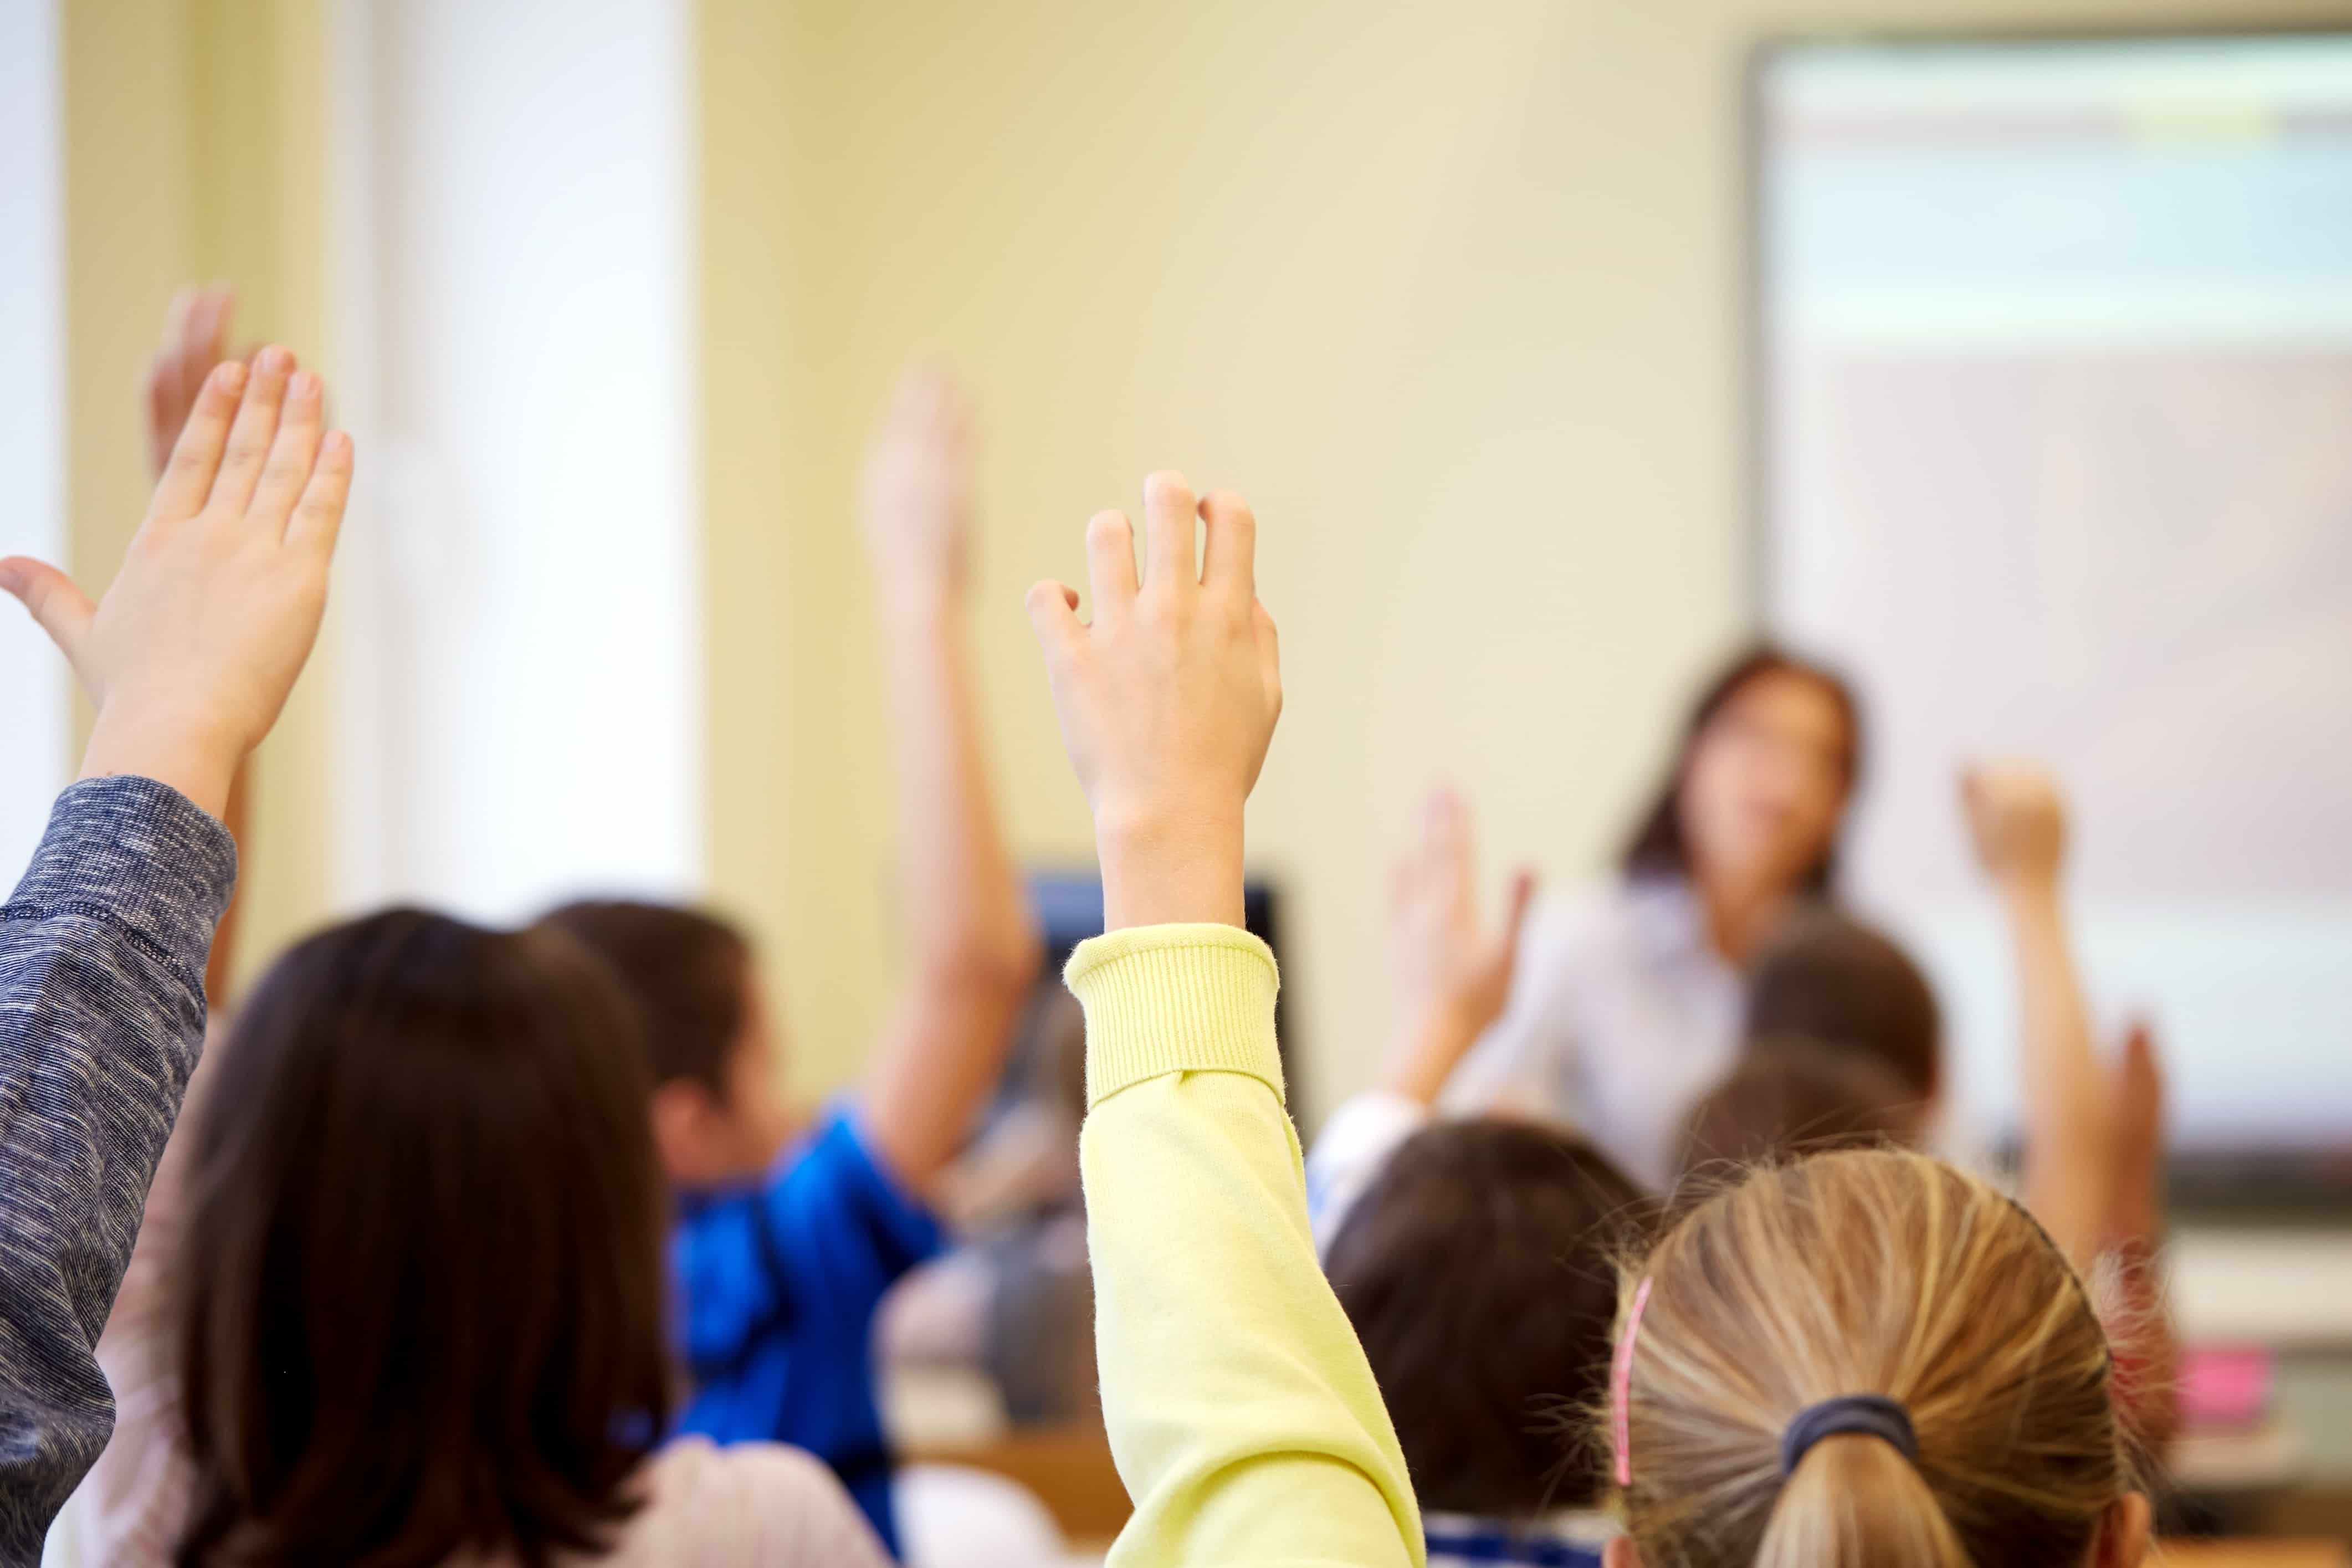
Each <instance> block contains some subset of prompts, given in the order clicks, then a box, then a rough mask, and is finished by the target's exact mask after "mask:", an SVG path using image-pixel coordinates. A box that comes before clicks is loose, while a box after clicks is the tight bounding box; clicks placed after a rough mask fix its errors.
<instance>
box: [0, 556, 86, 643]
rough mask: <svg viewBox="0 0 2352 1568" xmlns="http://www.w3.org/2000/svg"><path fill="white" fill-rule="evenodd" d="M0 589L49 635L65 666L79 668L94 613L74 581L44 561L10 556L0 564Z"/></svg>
mask: <svg viewBox="0 0 2352 1568" xmlns="http://www.w3.org/2000/svg"><path fill="white" fill-rule="evenodd" d="M0 588H5V589H6V590H7V591H8V592H9V593H11V594H13V595H16V599H17V601H18V602H19V603H21V604H22V605H24V606H25V609H26V613H27V614H29V615H30V616H32V617H33V619H34V621H35V622H36V623H37V624H38V625H39V626H40V628H41V629H42V630H43V631H45V632H47V633H48V634H49V640H50V641H51V642H53V643H55V644H57V645H58V652H60V653H62V654H64V655H65V656H66V662H68V664H71V665H72V666H73V667H74V668H75V670H76V671H77V672H79V670H80V668H81V646H82V640H83V638H85V637H88V636H89V618H90V616H93V615H95V614H96V613H97V611H96V608H95V606H93V605H91V604H90V602H89V595H86V594H84V593H83V592H82V591H81V590H80V589H79V588H77V587H75V586H74V584H73V579H72V578H70V577H68V576H67V575H66V574H64V573H62V572H60V571H58V569H57V568H56V567H54V566H52V565H50V564H49V563H47V562H46V561H36V560H34V559H33V558H32V557H31V556H29V555H11V556H9V557H8V558H7V559H6V560H5V561H0Z"/></svg>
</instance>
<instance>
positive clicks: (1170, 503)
mask: <svg viewBox="0 0 2352 1568" xmlns="http://www.w3.org/2000/svg"><path fill="white" fill-rule="evenodd" d="M1198 516H1199V509H1198V504H1197V503H1196V502H1195V501H1194V500H1193V499H1192V486H1190V485H1188V484H1186V483H1185V482H1184V476H1183V475H1181V474H1180V473H1177V472H1175V471H1174V470H1173V469H1167V468H1163V469H1161V470H1160V472H1158V473H1156V474H1152V475H1150V477H1149V478H1147V479H1145V480H1144V481H1143V527H1144V535H1145V538H1144V550H1145V552H1146V561H1147V564H1146V566H1145V568H1144V580H1145V581H1146V582H1147V583H1149V584H1150V585H1151V586H1152V587H1154V588H1157V589H1160V591H1162V592H1165V591H1166V590H1167V589H1168V588H1171V587H1173V588H1176V589H1178V590H1180V591H1181V589H1183V588H1184V587H1186V586H1188V585H1191V584H1197V583H1199V582H1200V580H1201V576H1200V569H1199V566H1198V565H1197V564H1196V563H1195V562H1194V559H1193V551H1192V543H1193V540H1192V535H1193V531H1194V529H1195V527H1196V526H1197V522H1196V520H1197V518H1198Z"/></svg>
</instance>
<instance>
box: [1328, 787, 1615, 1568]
mask: <svg viewBox="0 0 2352 1568" xmlns="http://www.w3.org/2000/svg"><path fill="white" fill-rule="evenodd" d="M1532 889H1533V881H1532V879H1531V878H1530V877H1528V875H1527V874H1525V873H1524V872H1522V873H1520V874H1518V875H1517V876H1515V877H1514V879H1513V882H1512V890H1511V895H1510V899H1509V901H1508V904H1507V912H1506V916H1505V919H1504V921H1503V922H1502V925H1501V927H1500V929H1498V930H1492V931H1490V930H1489V929H1488V928H1487V927H1486V925H1485V924H1484V922H1483V921H1482V920H1481V918H1480V915H1479V911H1478V907H1477V899H1476V887H1475V852H1474V849H1473V846H1472V844H1471V825H1470V814H1469V809H1468V807H1467V805H1465V802H1464V801H1463V800H1462V798H1461V797H1460V796H1459V795H1456V794H1454V792H1453V791H1451V790H1444V789H1440V790H1434V791H1432V792H1431V794H1430V795H1429V796H1428V797H1427V799H1426V800H1425V801H1424V802H1423V806H1422V810H1421V816H1420V822H1419V829H1418V837H1417V841H1416V842H1415V844H1414V845H1413V847H1412V848H1410V849H1409V850H1408V851H1407V852H1406V853H1405V854H1404V855H1403V856H1402V857H1401V858H1399V859H1398V861H1397V864H1396V867H1395V869H1394V870H1393V872H1392V873H1391V910H1390V924H1389V954H1388V957H1389V969H1390V973H1391V979H1392V981H1393V983H1394V984H1395V985H1396V987H1397V990H1398V993H1399V996H1398V1038H1397V1042H1396V1044H1395V1046H1394V1047H1393V1048H1392V1049H1391V1055H1390V1057H1389V1059H1388V1061H1387V1063H1386V1065H1385V1067H1384V1068H1383V1069H1382V1072H1381V1079H1380V1082H1379V1084H1378V1086H1377V1087H1376V1088H1374V1089H1371V1090H1370V1091H1369V1092H1367V1093H1364V1094H1360V1095H1358V1096H1356V1097H1354V1098H1353V1099H1351V1100H1348V1101H1347V1102H1345V1103H1344V1104H1342V1105H1341V1106H1340V1107H1339V1110H1336V1111H1335V1112H1334V1113H1333V1114H1332V1116H1331V1118H1330V1120H1329V1122H1328V1125H1327V1126H1326V1128H1325V1130H1324V1132H1323V1135H1322V1136H1321V1137H1320V1138H1318V1140H1317V1141H1316V1144H1315V1149H1314V1152H1313V1153H1312V1155H1311V1156H1310V1157H1309V1159H1308V1162H1307V1176H1308V1184H1309V1190H1310V1193H1311V1194H1312V1205H1313V1212H1314V1215H1315V1220H1316V1226H1317V1229H1318V1234H1320V1235H1322V1236H1324V1237H1327V1238H1328V1239H1327V1243H1326V1247H1325V1252H1324V1267H1325V1269H1326V1271H1327V1272H1328V1274H1329V1276H1330V1279H1331V1285H1332V1289H1334V1290H1335V1291H1336V1292H1337V1293H1338V1295H1339V1304H1340V1306H1341V1307H1342V1308H1343V1309H1345V1310H1346V1312H1347V1314H1348V1320H1349V1322H1350V1323H1352V1324H1353V1325H1354V1327H1355V1331H1356V1333H1357V1335H1358V1337H1359V1338H1360V1339H1361V1340H1362V1342H1363V1346H1364V1354H1365V1356H1366V1358H1367V1359H1368V1360H1369V1361H1370V1363H1371V1368H1372V1375H1373V1377H1374V1378H1375V1379H1376V1380H1377V1381H1378V1382H1379V1384H1380V1388H1381V1397H1382V1398H1383V1399H1384V1400H1385V1401H1386V1402H1387V1404H1388V1407H1389V1414H1390V1415H1391V1418H1392V1419H1393V1420H1394V1421H1395V1423H1396V1431H1397V1440H1398V1442H1399V1443H1400V1444H1401V1445H1402V1447H1403V1449H1404V1456H1405V1464H1406V1467H1407V1468H1408V1469H1409V1470H1410V1471H1411V1473H1412V1482H1413V1489H1414V1491H1415V1493H1416V1494H1417V1495H1418V1497H1419V1499H1420V1501H1421V1506H1422V1508H1423V1529H1424V1531H1425V1533H1426V1541H1425V1544H1426V1547H1427V1550H1428V1553H1429V1558H1430V1561H1431V1562H1433V1563H1441V1564H1445V1563H1552V1564H1560V1565H1574V1568H1597V1564H1598V1563H1599V1562H1600V1551H1601V1542H1604V1541H1606V1540H1607V1539H1608V1538H1609V1537H1610V1536H1611V1535H1612V1534H1613V1533H1614V1530H1613V1527H1612V1525H1611V1524H1610V1522H1609V1521H1608V1520H1607V1518H1606V1517H1605V1516H1603V1515H1601V1513H1599V1512H1598V1511H1597V1510H1596V1504H1597V1502H1598V1500H1599V1496H1600V1490H1601V1477H1600V1474H1599V1473H1598V1471H1597V1470H1595V1469H1594V1468H1592V1467H1591V1465H1589V1464H1583V1463H1580V1462H1579V1459H1578V1456H1576V1455H1575V1454H1574V1453H1573V1452H1571V1451H1570V1448H1569V1447H1567V1446H1565V1445H1564V1444H1563V1440H1562V1439H1563V1437H1564V1436H1565V1435H1566V1434H1567V1432H1568V1431H1569V1430H1570V1421H1569V1414H1570V1412H1573V1411H1576V1410H1578V1409H1580V1408H1583V1407H1585V1406H1588V1405H1591V1403H1592V1401H1593V1399H1594V1398H1595V1397H1596V1396H1597V1395H1598V1394H1599V1391H1600V1388H1601V1379H1602V1376H1603V1374H1604V1373H1605V1372H1606V1370H1607V1366H1608V1360H1609V1330H1610V1321H1611V1318H1612V1314H1613V1312H1614V1310H1615V1301H1616V1298H1615V1286H1614V1278H1615V1277H1614V1271H1613V1269H1612V1261H1611V1260H1612V1258H1613V1257H1614V1256H1615V1253H1616V1251H1617V1250H1618V1249H1620V1248H1621V1247H1622V1246H1623V1245H1624V1244H1625V1242H1626V1241H1628V1240H1629V1239H1630V1238H1632V1237H1634V1236H1635V1235H1637V1234H1638V1233H1639V1232H1640V1230H1641V1229H1642V1227H1643V1226H1644V1225H1645V1224H1646V1223H1647V1221H1648V1219H1649V1216H1650V1212H1651V1205H1650V1204H1649V1203H1648V1201H1647V1200H1646V1199H1645V1198H1644V1197H1643V1194H1641V1193H1640V1191H1639V1190H1638V1189H1636V1188H1635V1187H1634V1185H1633V1183H1631V1182H1630V1181H1628V1180H1627V1179H1626V1178H1625V1176H1624V1175H1623V1174H1622V1173H1620V1172H1619V1171H1618V1169H1617V1167H1616V1166H1615V1165H1614V1164H1613V1163H1611V1161H1610V1160H1609V1159H1608V1157H1607V1156H1605V1155H1603V1154H1602V1153H1601V1152H1600V1151H1599V1150H1597V1149H1595V1148H1594V1147H1592V1145H1591V1143H1589V1142H1586V1141H1585V1140H1583V1139H1582V1138H1580V1137H1579V1136H1577V1135H1576V1134H1575V1133H1573V1132H1571V1131H1569V1130H1567V1129H1565V1128H1558V1127H1553V1126H1548V1125H1543V1124H1539V1123H1536V1122H1531V1121H1519V1120H1516V1119H1507V1118H1504V1117H1500V1116H1483V1117H1474V1118H1468V1119H1464V1120H1452V1121H1433V1112H1432V1110H1431V1104H1432V1101H1433V1100H1434V1099H1435V1097H1436V1095H1437V1092H1438V1089H1439V1088H1440V1086H1442V1085H1443V1084H1444V1082H1445V1080H1446V1079H1447V1077H1448V1076H1449V1075H1450V1074H1451V1073H1452V1071H1453V1070H1454V1065H1455V1064H1456V1063H1457V1062H1459V1061H1460V1060H1461V1058H1462V1057H1463V1055H1464V1054H1465V1052H1466V1051H1468V1050H1469V1048H1470V1047H1471V1045H1472V1043H1473V1042H1475V1040H1476V1039H1477V1038H1478V1037H1479V1035H1480V1034H1482V1033H1483V1032H1484V1031H1485V1029H1486V1026H1487V1025H1488V1024H1490V1023H1492V1022H1493V1020H1494V1018H1495V1016H1496V1014H1497V1013H1498V1012H1499V1011H1500V1010H1501V1008H1502V1005H1503V1001H1504V998H1505V997H1506V996H1507V994H1508V993H1509V990H1510V980H1511V968H1512V963H1513V960H1514V956H1515V954H1516V953H1517V947H1518V929H1517V928H1518V923H1519V921H1520V920H1521V918H1522V917H1523V915H1524V911H1525V910H1526V908H1527V904H1528V896H1529V894H1530V893H1531V891H1532Z"/></svg>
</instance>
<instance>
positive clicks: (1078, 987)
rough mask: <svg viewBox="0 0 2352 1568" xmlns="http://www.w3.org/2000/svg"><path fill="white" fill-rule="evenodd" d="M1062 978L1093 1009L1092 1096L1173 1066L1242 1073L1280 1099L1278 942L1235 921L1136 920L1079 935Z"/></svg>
mask: <svg viewBox="0 0 2352 1568" xmlns="http://www.w3.org/2000/svg"><path fill="white" fill-rule="evenodd" d="M1062 978H1063V981H1064V982H1065V983H1066V984H1067V985H1068V986H1069V988H1070V990H1071V992H1072V993H1073V994H1076V997H1077V999H1078V1003H1079V1005H1081V1006H1083V1007H1084V1008H1085V1009H1086V1013H1087V1107H1088V1108H1089V1109H1091V1108H1093V1107H1094V1106H1097V1105H1099V1104H1101V1103H1102V1102H1103V1101H1104V1100H1108V1098H1110V1097H1111V1096H1112V1095H1114V1094H1117V1093H1118V1091H1119V1090H1120V1089H1126V1088H1128V1087H1129V1085H1132V1084H1138V1083H1140V1082H1142V1081H1143V1080H1144V1079H1149V1078H1158V1077H1160V1076H1161V1075H1162V1074H1165V1073H1171V1072H1239V1073H1247V1074H1249V1075H1250V1076H1251V1077H1252V1078H1255V1079H1261V1080H1263V1081H1264V1082H1265V1085H1266V1086H1267V1087H1268V1088H1269V1089H1273V1090H1274V1092H1275V1097H1276V1099H1280V1098H1281V1097H1282V1093H1283V1084H1282V1058H1281V1056H1280V1054H1279V1053H1278V1052H1277V1051H1276V1048H1275V1038H1274V997H1275V993H1276V990H1278V989H1279V988H1280V985H1281V977H1280V975H1279V974H1278V973H1276V969H1275V964H1274V952H1273V950H1271V949H1270V948H1268V947H1267V946H1266V945H1265V943H1264V942H1260V941H1259V940H1258V939H1257V938H1255V937H1254V936H1252V935H1251V934H1250V933H1249V932H1247V931H1244V930H1242V929H1241V928H1240V927H1239V926H1229V925H1162V926H1132V927H1129V929H1127V930H1125V931H1112V932H1110V933H1109V934H1108V935H1107V936H1098V937H1095V938H1093V939H1092V940H1090V941H1087V942H1080V943H1079V944H1078V948H1077V951H1076V952H1073V953H1071V954H1070V962H1069V963H1068V965H1067V966H1066V967H1065V968H1064V969H1063V971H1062Z"/></svg>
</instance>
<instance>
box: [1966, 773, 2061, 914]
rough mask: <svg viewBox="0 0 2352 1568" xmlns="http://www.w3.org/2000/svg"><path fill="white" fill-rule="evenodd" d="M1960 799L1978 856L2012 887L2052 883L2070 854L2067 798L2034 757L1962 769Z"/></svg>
mask: <svg viewBox="0 0 2352 1568" xmlns="http://www.w3.org/2000/svg"><path fill="white" fill-rule="evenodd" d="M1960 802H1961V805H1962V808H1963V809H1964V811H1965V812H1966V814H1967V816H1968V822H1969V837H1970V838H1971V839H1972V840H1973V841H1974V843H1975V845H1976V852H1977V862H1978V864H1979V865H1980V866H1982V867H1983V868H1984V871H1985V874H1986V875H1987V876H1989V877H1990V878H1991V879H1993V881H1994V882H1995V883H1996V884H1998V885H2000V887H2002V888H2003V889H2038V888H2044V887H2048V886H2050V885H2052V884H2054V883H2055V882H2056V881H2057V879H2058V873H2059V871H2060V869H2061V868H2063V865H2064V863H2065V858H2066V803H2065V800H2064V797H2063V796H2062V795H2060V794H2059V790H2058V783H2057V781H2056V780H2055V779H2053V778H2052V777H2051V776H2050V773H2048V771H2047V770H2045V769H2043V768H2042V767H2041V766H2039V765H2038V764H2036V763H2030V762H2014V761H2012V762H1994V763H1979V764H1978V765H1977V766H1974V767H1971V768H1969V769H1968V770H1967V771H1966V772H1965V773H1962V774H1961V775H1960Z"/></svg>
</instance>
